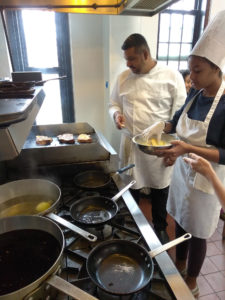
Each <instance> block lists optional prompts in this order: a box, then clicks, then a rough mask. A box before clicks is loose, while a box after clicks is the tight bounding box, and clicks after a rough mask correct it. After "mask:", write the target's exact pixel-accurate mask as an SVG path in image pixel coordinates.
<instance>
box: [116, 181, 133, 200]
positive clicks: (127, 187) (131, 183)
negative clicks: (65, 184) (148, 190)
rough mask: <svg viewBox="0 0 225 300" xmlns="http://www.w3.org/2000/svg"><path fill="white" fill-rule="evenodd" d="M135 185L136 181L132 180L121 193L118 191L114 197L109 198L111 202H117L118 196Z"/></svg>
mask: <svg viewBox="0 0 225 300" xmlns="http://www.w3.org/2000/svg"><path fill="white" fill-rule="evenodd" d="M135 183H136V180H132V181H131V182H130V183H128V185H126V186H125V187H124V188H123V189H122V190H121V191H119V193H117V194H116V195H115V196H114V197H112V198H111V200H113V201H117V200H118V199H119V198H120V196H122V195H123V193H125V192H126V191H127V190H128V189H129V188H130V187H131V186H132V185H134V184H135Z"/></svg>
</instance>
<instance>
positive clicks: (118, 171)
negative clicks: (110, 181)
mask: <svg viewBox="0 0 225 300" xmlns="http://www.w3.org/2000/svg"><path fill="white" fill-rule="evenodd" d="M133 167H135V164H129V165H128V166H126V167H123V168H121V169H119V170H117V172H116V174H122V173H123V172H125V171H127V170H129V169H131V168H133Z"/></svg>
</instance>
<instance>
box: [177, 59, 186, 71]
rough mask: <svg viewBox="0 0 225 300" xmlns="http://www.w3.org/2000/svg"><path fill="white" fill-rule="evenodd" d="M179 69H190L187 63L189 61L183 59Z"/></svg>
mask: <svg viewBox="0 0 225 300" xmlns="http://www.w3.org/2000/svg"><path fill="white" fill-rule="evenodd" d="M179 69H180V70H186V69H188V64H187V61H186V60H181V61H180V66H179Z"/></svg>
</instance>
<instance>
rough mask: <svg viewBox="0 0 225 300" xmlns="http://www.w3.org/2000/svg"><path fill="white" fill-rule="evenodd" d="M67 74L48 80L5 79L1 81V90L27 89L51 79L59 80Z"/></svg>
mask: <svg viewBox="0 0 225 300" xmlns="http://www.w3.org/2000/svg"><path fill="white" fill-rule="evenodd" d="M66 77H67V76H66V75H64V76H59V77H56V78H50V79H47V80H40V81H24V82H14V81H5V82H1V83H0V89H1V91H4V92H7V91H12V90H13V91H19V90H26V89H30V88H32V87H34V86H37V85H43V84H44V83H46V82H48V81H51V80H59V79H64V78H66Z"/></svg>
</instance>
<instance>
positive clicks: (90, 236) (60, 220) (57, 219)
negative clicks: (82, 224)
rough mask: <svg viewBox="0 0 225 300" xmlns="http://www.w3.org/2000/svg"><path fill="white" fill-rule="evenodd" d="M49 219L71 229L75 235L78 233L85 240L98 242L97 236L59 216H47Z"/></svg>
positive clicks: (51, 214) (50, 214)
mask: <svg viewBox="0 0 225 300" xmlns="http://www.w3.org/2000/svg"><path fill="white" fill-rule="evenodd" d="M45 216H46V217H48V218H49V219H51V220H53V221H55V222H57V223H59V224H61V225H63V226H65V227H67V228H69V229H70V230H72V231H74V232H75V233H78V234H79V235H81V236H83V237H84V238H85V239H87V240H89V241H90V242H96V241H97V236H95V235H94V234H91V233H89V232H88V231H85V230H83V229H81V228H79V227H78V226H76V225H74V224H72V223H70V222H68V221H66V220H65V219H63V218H61V217H59V216H57V215H56V214H53V213H49V214H47V215H45Z"/></svg>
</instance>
